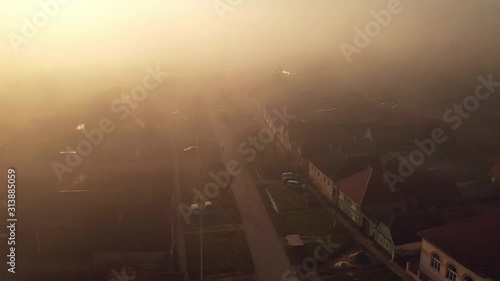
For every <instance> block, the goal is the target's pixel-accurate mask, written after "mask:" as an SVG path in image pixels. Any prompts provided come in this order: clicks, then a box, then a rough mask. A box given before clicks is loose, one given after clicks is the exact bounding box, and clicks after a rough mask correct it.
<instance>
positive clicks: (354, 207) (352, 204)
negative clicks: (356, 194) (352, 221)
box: [351, 202, 356, 211]
mask: <svg viewBox="0 0 500 281" xmlns="http://www.w3.org/2000/svg"><path fill="white" fill-rule="evenodd" d="M351 208H352V209H353V210H354V211H356V204H354V202H351Z"/></svg>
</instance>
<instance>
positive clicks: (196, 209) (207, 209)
mask: <svg viewBox="0 0 500 281" xmlns="http://www.w3.org/2000/svg"><path fill="white" fill-rule="evenodd" d="M200 207H201V209H202V210H203V214H207V213H211V212H212V210H213V209H212V202H210V201H207V202H205V203H204V204H203V205H201V206H200V205H199V204H191V208H190V209H189V212H190V213H191V214H192V215H199V214H200Z"/></svg>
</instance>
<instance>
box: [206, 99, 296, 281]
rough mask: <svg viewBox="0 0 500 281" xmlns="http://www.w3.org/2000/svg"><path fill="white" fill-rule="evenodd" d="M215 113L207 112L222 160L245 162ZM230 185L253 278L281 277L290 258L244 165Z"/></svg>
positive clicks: (271, 279) (264, 280) (270, 279)
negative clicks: (239, 215)
mask: <svg viewBox="0 0 500 281" xmlns="http://www.w3.org/2000/svg"><path fill="white" fill-rule="evenodd" d="M208 108H210V106H209V107H208ZM212 108H213V107H212ZM217 113H218V112H209V113H208V114H209V119H210V123H211V126H212V130H213V132H214V136H215V141H216V142H217V143H218V144H219V145H220V146H223V147H224V152H223V153H222V154H223V155H222V159H223V161H224V162H227V161H230V160H236V161H238V163H240V164H246V160H245V159H243V158H242V157H241V156H240V155H239V154H238V152H237V150H236V146H235V145H234V143H233V140H232V139H233V133H232V132H231V130H230V129H229V128H228V127H227V126H226V124H224V122H223V121H222V120H221V119H220V118H219V116H218V114H217ZM231 188H232V189H233V193H234V197H235V199H236V203H237V205H238V209H239V211H240V214H241V220H242V227H243V230H244V232H245V236H246V239H247V242H248V245H249V247H250V251H251V255H252V259H253V262H254V265H255V275H256V277H257V278H258V280H260V281H280V280H282V279H283V278H282V275H283V273H284V272H285V271H287V270H289V269H290V268H291V265H290V261H289V260H288V257H287V256H286V254H285V250H284V248H283V241H282V239H280V238H279V237H278V235H277V233H276V230H275V229H274V226H273V224H272V222H271V219H270V217H269V215H268V213H267V210H266V208H265V206H264V203H263V202H262V200H261V197H260V195H259V193H258V191H257V186H256V185H255V183H254V181H253V179H252V176H251V175H250V173H249V171H248V169H247V168H246V167H245V165H243V169H242V172H241V173H240V174H239V175H238V176H236V177H234V178H233V180H232V182H231Z"/></svg>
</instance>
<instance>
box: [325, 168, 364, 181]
mask: <svg viewBox="0 0 500 281" xmlns="http://www.w3.org/2000/svg"><path fill="white" fill-rule="evenodd" d="M367 170H368V168H366V169H364V170H363V171H359V172H357V173H355V174H352V175H350V176H347V177H345V178H343V179H341V180H338V181H335V182H333V183H334V184H339V183H341V182H343V181H345V180H347V179H349V178H352V177H354V176H357V175H358V174H361V173H364V172H366V171H367Z"/></svg>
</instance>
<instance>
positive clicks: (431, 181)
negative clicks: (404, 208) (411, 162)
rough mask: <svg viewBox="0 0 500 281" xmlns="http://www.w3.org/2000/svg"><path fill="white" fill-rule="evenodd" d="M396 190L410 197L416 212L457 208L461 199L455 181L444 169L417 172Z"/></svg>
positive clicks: (398, 184) (398, 185)
mask: <svg viewBox="0 0 500 281" xmlns="http://www.w3.org/2000/svg"><path fill="white" fill-rule="evenodd" d="M395 188H397V189H399V190H401V191H402V192H403V193H404V194H406V195H407V196H408V197H409V199H410V207H411V208H412V209H414V210H420V211H425V210H430V209H435V208H440V209H442V208H451V207H456V206H457V205H458V203H459V199H460V192H459V189H458V187H457V183H456V181H455V179H454V178H453V177H452V176H451V175H450V173H448V172H447V171H445V170H443V169H430V170H425V171H415V172H414V173H413V174H412V175H411V176H409V177H408V178H406V179H405V181H404V182H402V183H396V184H395Z"/></svg>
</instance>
